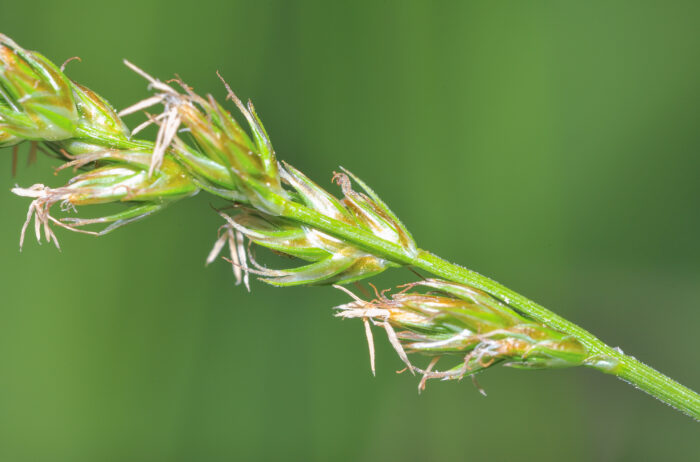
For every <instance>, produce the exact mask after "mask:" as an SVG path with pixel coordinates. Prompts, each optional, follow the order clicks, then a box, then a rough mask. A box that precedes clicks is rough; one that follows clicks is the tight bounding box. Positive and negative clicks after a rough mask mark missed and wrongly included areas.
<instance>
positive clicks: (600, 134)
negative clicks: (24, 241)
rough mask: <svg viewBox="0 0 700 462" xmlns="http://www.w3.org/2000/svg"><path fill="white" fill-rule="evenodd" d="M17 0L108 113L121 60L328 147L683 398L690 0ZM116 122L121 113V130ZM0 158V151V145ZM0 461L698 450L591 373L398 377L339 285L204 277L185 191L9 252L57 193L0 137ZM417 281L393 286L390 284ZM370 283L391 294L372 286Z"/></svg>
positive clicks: (320, 160) (694, 59) (401, 206)
mask: <svg viewBox="0 0 700 462" xmlns="http://www.w3.org/2000/svg"><path fill="white" fill-rule="evenodd" d="M580 3H581V2H534V1H531V2H519V1H516V2H483V3H473V2H425V3H419V2H408V1H406V2H377V1H375V2H347V3H341V2H287V1H279V2H267V1H264V2H238V1H235V2H233V1H229V2H215V1H205V0H198V1H196V2H185V1H174V0H171V1H158V2H147V1H119V2H90V3H87V2H86V3H83V2H68V1H60V2H59V1H57V2H27V1H24V2H23V1H9V0H2V5H1V6H0V31H2V32H4V33H6V34H8V35H10V36H12V37H13V38H15V39H16V40H17V41H18V42H19V43H20V44H22V45H24V46H25V47H27V48H30V49H38V50H41V51H42V52H43V53H45V54H46V55H47V56H48V57H50V58H52V59H54V60H55V61H57V62H59V63H60V62H62V61H63V60H65V59H66V58H69V57H71V56H75V55H78V56H80V57H81V58H82V60H83V62H82V64H78V63H72V64H71V65H70V66H69V68H68V69H69V75H70V76H71V77H72V78H74V79H76V80H78V81H80V82H83V83H85V84H86V85H88V86H90V87H92V88H93V89H95V90H96V91H98V92H99V93H101V94H102V95H104V96H105V97H106V98H108V99H109V100H110V101H112V102H113V104H114V105H115V106H117V107H119V108H123V107H125V106H126V105H128V104H130V103H132V102H134V101H136V100H138V99H141V98H143V97H144V96H145V95H146V94H147V93H146V91H145V86H144V82H143V81H142V80H141V79H139V78H137V77H136V76H135V75H134V74H133V73H131V72H129V71H128V70H127V69H126V68H125V67H124V66H123V65H122V64H121V59H122V58H126V57H128V58H129V59H130V60H132V61H133V62H135V63H137V64H139V65H141V66H143V67H144V68H145V69H147V70H149V71H150V72H152V73H154V74H155V75H158V76H161V77H169V76H171V75H172V74H173V73H179V74H180V75H181V76H182V77H183V78H184V79H185V80H186V81H188V82H189V83H190V84H192V85H193V86H194V87H195V89H197V90H199V91H201V92H207V91H211V92H213V93H214V94H215V95H217V96H218V97H223V95H224V93H223V89H222V88H221V85H220V83H219V82H218V80H217V78H216V76H215V71H216V70H217V69H218V70H220V71H221V72H222V73H223V75H224V76H226V78H227V79H228V81H229V82H230V83H231V84H232V86H233V87H234V88H235V89H236V90H237V92H238V93H239V94H240V95H241V96H243V97H250V98H252V99H253V100H254V101H255V103H256V107H257V108H258V110H259V112H260V113H261V115H262V118H263V120H264V121H265V124H266V126H267V129H268V131H269V132H270V134H271V136H272V140H273V142H274V144H275V146H276V148H277V151H278V154H279V155H280V157H282V158H284V159H286V160H288V161H290V162H291V163H292V164H293V165H295V166H297V167H298V168H300V169H301V170H303V171H304V172H306V173H307V174H309V175H310V176H311V177H312V178H314V179H316V180H317V181H319V182H320V183H321V184H323V185H328V186H329V187H330V181H329V180H330V175H331V173H332V171H333V170H334V169H336V168H337V166H338V165H339V164H342V165H343V166H345V167H347V168H349V169H351V170H352V171H353V172H355V173H357V174H358V175H359V176H360V177H362V178H363V179H364V180H366V181H367V182H368V183H369V184H371V185H373V186H374V188H375V189H376V190H377V191H378V192H379V193H380V194H381V195H382V197H383V198H384V199H385V200H386V201H387V202H388V203H389V204H390V205H392V206H393V208H394V210H395V211H396V212H397V213H398V214H399V216H401V217H402V218H403V220H404V222H405V223H406V224H407V225H408V226H409V228H410V229H411V230H412V231H413V233H414V236H415V237H416V239H417V240H418V242H419V244H420V245H421V246H422V247H424V248H428V249H430V250H433V251H435V252H436V253H438V254H440V255H443V256H446V257H449V258H451V259H453V260H455V261H457V262H459V263H462V264H465V265H468V266H469V267H471V268H473V269H476V270H478V271H480V272H482V273H485V274H487V275H489V276H492V277H494V278H495V279H497V280H499V281H501V282H503V283H505V284H506V285H509V286H510V287H512V288H514V289H516V290H518V291H520V292H522V293H524V294H526V295H528V296H530V297H532V298H534V299H535V300H537V301H539V302H541V303H543V304H544V305H545V306H548V307H550V308H552V309H553V310H555V311H557V312H558V313H559V314H562V315H564V316H565V317H568V318H570V319H572V320H573V321H575V322H578V323H580V324H582V325H583V326H585V327H586V328H588V329H589V330H591V331H593V332H594V333H596V334H598V335H599V336H601V338H602V339H603V340H605V341H607V342H609V343H611V344H613V345H620V346H621V347H622V348H623V349H624V350H625V351H626V352H629V353H631V354H633V355H635V356H636V357H638V358H640V359H642V360H644V361H646V362H648V363H650V364H652V365H654V366H656V367H657V368H659V369H660V370H661V371H663V372H665V373H667V374H669V375H671V376H673V377H674V378H677V379H678V380H680V381H681V382H683V383H684V384H686V385H688V386H690V387H694V388H696V389H697V388H700V370H698V367H697V365H698V359H700V356H699V355H698V350H700V348H699V346H700V340H698V336H697V329H698V325H699V324H700V258H699V257H700V242H698V236H699V235H700V181H698V174H699V171H700V156H699V153H700V131H699V130H698V123H699V122H700V104H699V103H700V59H699V58H700V51H699V50H700V34H698V24H700V3H698V2H695V1H693V2H678V1H676V2H639V1H633V2H614V1H613V2H609V1H605V2H583V4H580ZM130 121H133V123H137V122H138V121H139V119H138V118H134V119H130ZM3 154H4V155H3ZM0 162H1V165H2V170H3V171H4V173H2V172H0V178H2V181H1V183H0V186H1V187H2V188H1V189H2V190H3V191H5V192H4V193H2V194H0V209H1V210H2V226H0V265H1V269H2V278H1V279H0V293H1V294H2V302H1V308H0V460H2V461H8V462H23V461H40V462H43V461H47V462H48V461H51V462H58V461H71V462H82V461H101V462H104V461H115V462H116V461H127V460H128V461H169V460H172V461H230V460H285V461H286V460H290V461H293V460H299V461H311V460H334V461H342V460H352V461H354V460H377V461H379V460H382V461H384V460H431V461H447V460H450V461H454V460H537V461H542V462H544V461H554V460H557V461H560V460H567V461H589V460H596V461H608V460H630V461H632V460H681V461H686V460H692V459H694V457H696V456H697V454H698V448H699V444H698V438H697V437H698V426H697V424H696V423H693V422H692V421H691V419H689V418H687V417H685V416H683V415H681V414H680V413H677V412H675V411H673V410H672V409H670V408H668V407H666V406H664V405H662V404H661V403H659V402H657V401H655V400H653V399H651V398H649V397H647V396H645V395H643V394H642V393H640V392H638V391H636V390H634V389H632V388H631V387H628V386H627V385H625V384H624V383H622V382H620V381H618V380H615V379H614V378H612V377H607V376H604V375H602V374H599V373H597V372H595V371H591V370H584V369H576V370H563V371H543V372H521V371H514V370H505V369H494V370H492V371H490V372H488V373H487V374H485V375H483V376H482V378H481V383H482V385H483V386H484V387H485V388H486V390H487V392H488V393H489V396H488V398H483V397H482V396H480V395H479V394H478V393H477V392H476V391H475V389H474V388H473V386H472V385H471V383H470V382H469V381H465V382H462V383H439V382H436V383H431V384H429V386H428V390H427V392H426V393H424V394H422V395H420V396H419V395H418V394H417V391H416V386H417V379H415V378H413V377H410V376H406V375H396V374H395V373H394V371H395V370H396V369H399V368H401V364H400V362H399V360H398V359H397V358H396V357H395V354H394V353H393V352H392V351H391V348H390V347H389V346H388V345H387V342H386V340H385V339H384V338H381V341H379V342H378V343H379V345H378V348H379V349H378V375H377V377H376V378H372V376H371V374H370V372H369V364H368V358H367V354H366V344H365V339H364V337H363V333H362V327H361V324H360V323H357V322H350V321H346V322H342V321H340V320H337V319H334V318H333V317H332V310H331V307H332V306H333V305H336V304H339V303H341V302H344V301H345V300H346V297H345V296H344V295H342V294H340V293H339V292H337V291H334V290H332V289H330V288H296V289H275V288H271V287H268V286H265V285H263V284H261V283H257V282H256V283H254V284H253V293H252V294H248V293H246V292H245V291H244V290H242V289H241V288H240V287H235V286H234V284H233V278H232V275H231V271H230V268H228V267H227V266H226V265H225V264H223V263H218V264H216V265H213V266H212V267H210V268H206V269H205V268H204V265H203V263H204V258H205V256H206V254H207V252H208V250H209V248H210V246H211V244H212V243H213V240H214V238H215V235H216V229H217V227H218V226H219V224H220V220H219V218H218V217H217V216H216V215H215V214H214V213H213V212H212V210H211V208H210V206H209V205H210V204H211V203H216V200H212V199H211V198H208V197H205V196H204V195H203V194H202V195H200V196H198V197H196V198H194V199H191V200H188V201H185V202H182V203H180V204H178V205H175V206H173V207H171V208H170V209H168V210H167V211H165V212H164V213H161V214H159V215H157V216H155V217H153V218H151V219H149V220H147V221H144V222H141V223H139V224H135V225H133V226H129V227H127V228H124V229H122V230H119V231H118V232H115V233H113V234H111V235H109V236H106V237H104V238H100V239H95V238H91V237H86V236H76V235H70V234H69V233H67V232H63V231H61V232H59V238H60V239H61V241H62V244H63V252H62V253H59V252H58V251H56V250H55V249H54V248H52V247H50V246H48V245H42V246H41V247H39V246H37V245H36V243H35V242H33V241H31V242H29V244H28V245H26V247H25V250H24V252H23V253H21V254H20V253H19V252H18V246H17V241H18V237H19V229H20V226H21V224H22V221H23V220H24V216H25V212H26V206H27V205H28V201H27V200H25V199H21V198H17V197H13V196H12V195H11V194H10V193H9V189H10V188H11V187H12V185H14V184H15V183H19V184H21V185H24V186H27V185H30V184H32V183H34V182H46V183H48V184H51V185H54V186H58V185H60V184H61V183H62V182H63V181H64V180H65V177H59V178H56V177H54V176H53V175H52V174H51V167H52V166H53V165H54V164H52V162H51V161H49V160H47V159H41V160H40V162H39V163H38V164H37V165H34V166H31V167H25V166H24V164H21V168H20V169H19V172H18V175H17V176H16V177H15V178H12V177H11V174H10V152H9V150H5V151H3V152H0ZM410 277H411V275H410V274H409V273H408V272H403V271H399V272H398V273H396V272H394V273H393V274H392V275H388V277H387V279H385V281H387V283H388V281H391V282H397V281H401V280H402V279H408V278H410ZM380 282H381V281H380Z"/></svg>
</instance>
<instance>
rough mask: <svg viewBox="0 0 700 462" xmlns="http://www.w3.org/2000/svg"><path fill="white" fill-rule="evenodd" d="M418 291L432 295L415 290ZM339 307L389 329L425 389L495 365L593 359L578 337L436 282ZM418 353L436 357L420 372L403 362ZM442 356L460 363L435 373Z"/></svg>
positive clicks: (350, 315) (536, 366)
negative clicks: (430, 383) (434, 381)
mask: <svg viewBox="0 0 700 462" xmlns="http://www.w3.org/2000/svg"><path fill="white" fill-rule="evenodd" d="M419 287H422V288H427V289H432V290H433V291H432V292H427V293H422V292H412V291H411V290H412V289H414V288H419ZM436 291H437V292H436ZM337 309H338V310H339V312H338V314H337V316H339V317H342V318H360V319H363V320H370V321H371V322H372V323H373V324H375V325H378V326H381V327H382V328H384V329H385V330H387V333H389V334H390V335H389V340H390V342H391V344H392V345H393V346H394V348H395V349H396V351H397V353H398V354H399V356H400V357H401V359H402V360H404V362H406V363H407V364H409V367H410V368H412V369H413V370H415V371H416V372H419V373H421V374H423V378H424V380H423V381H422V382H421V387H423V386H424V384H425V380H426V379H431V378H440V379H461V378H463V377H464V376H465V375H473V374H476V373H478V372H480V371H483V370H484V369H486V368H488V367H490V366H493V365H495V364H502V365H504V366H508V367H515V368H522V369H546V368H561V367H572V366H579V365H583V364H584V363H585V362H586V360H587V359H588V356H589V355H588V353H587V351H586V349H585V348H584V347H583V345H581V344H580V343H579V342H578V341H576V340H575V339H573V338H571V337H569V336H567V335H565V334H563V333H561V332H558V331H556V330H554V329H551V328H549V327H547V326H544V325H542V324H540V323H537V322H534V321H533V320H531V319H528V318H526V317H525V316H523V315H522V314H520V313H518V312H516V311H515V310H514V309H512V308H511V307H509V306H508V305H507V304H505V303H503V302H502V301H500V300H497V299H496V298H494V297H491V296H490V295H488V294H486V293H484V292H481V291H479V290H477V289H474V288H471V287H469V286H466V285H462V284H456V283H451V282H446V281H441V280H437V279H428V280H425V281H421V282H417V283H413V284H409V285H407V286H405V287H404V290H403V291H401V292H398V293H396V294H393V295H391V296H390V297H387V296H385V295H384V294H383V293H382V294H378V295H377V298H376V299H375V300H372V301H370V302H366V301H363V300H361V299H359V298H357V297H355V300H354V301H353V302H351V303H348V304H345V305H341V306H339V307H337ZM387 325H388V326H390V327H391V331H390V330H389V329H387ZM390 332H395V333H394V334H391V333H390ZM392 337H394V338H392ZM395 339H398V342H397V341H396V340H395ZM397 343H398V344H397ZM415 353H420V354H422V355H427V356H431V357H433V360H432V361H431V362H430V364H429V367H426V368H425V369H421V368H418V367H415V366H413V365H411V364H410V363H409V362H408V361H407V360H406V359H404V358H406V356H407V354H415ZM442 357H445V358H448V359H449V358H455V357H457V358H459V359H458V361H457V363H456V364H455V363H454V360H453V361H452V364H451V366H450V367H449V368H447V369H444V370H442V371H439V370H434V366H435V365H436V363H437V360H438V359H439V358H442Z"/></svg>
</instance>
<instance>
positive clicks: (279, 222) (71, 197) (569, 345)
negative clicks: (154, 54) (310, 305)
mask: <svg viewBox="0 0 700 462" xmlns="http://www.w3.org/2000/svg"><path fill="white" fill-rule="evenodd" d="M126 64H127V66H128V67H130V68H131V69H132V70H133V71H135V72H136V73H137V74H139V75H140V76H141V77H143V78H145V79H146V80H147V82H148V86H149V88H150V89H151V90H153V92H154V94H153V95H152V96H150V97H148V98H146V99H144V100H142V101H139V102H138V103H136V104H134V105H132V106H131V107H129V108H127V109H125V110H123V111H121V112H120V113H118V112H117V111H115V110H114V109H113V108H112V107H111V106H110V105H109V103H108V102H107V101H106V100H105V99H103V98H102V97H100V96H99V95H97V94H96V93H94V92H92V91H91V90H89V89H87V88H85V87H84V86H82V85H80V84H78V83H76V82H74V81H72V80H71V79H69V78H68V77H67V76H66V75H65V73H64V72H63V70H62V69H59V68H58V67H56V66H55V65H54V64H53V63H52V62H51V61H49V60H48V59H46V58H44V57H43V56H41V55H40V54H38V53H35V52H30V51H27V50H24V49H23V48H21V47H20V46H19V45H17V44H16V43H15V42H13V41H12V40H10V39H9V38H7V37H5V36H1V35H0V146H12V145H17V144H19V143H21V142H23V141H30V142H35V143H40V146H41V148H42V150H44V151H45V152H47V153H48V154H50V155H52V156H53V157H56V158H58V159H60V160H62V161H63V162H64V163H63V165H62V166H61V167H59V169H73V171H74V173H75V176H74V177H73V178H72V179H70V180H69V181H68V183H67V184H66V185H64V186H61V187H57V188H52V187H48V186H45V185H43V184H35V185H32V186H29V187H19V186H18V187H15V188H14V189H13V192H14V193H15V194H17V195H19V196H23V197H28V198H30V199H32V202H31V204H30V206H29V211H28V215H27V219H26V222H25V224H24V226H23V228H22V232H21V238H20V244H23V243H24V238H25V233H26V231H27V229H28V227H29V225H30V223H31V221H32V219H33V220H34V230H35V233H36V236H37V239H41V238H42V235H43V237H45V238H46V239H47V240H51V241H53V242H54V243H55V244H56V245H57V246H58V239H57V237H56V234H55V233H54V231H53V229H52V226H59V227H62V228H65V229H68V230H71V231H78V232H83V233H88V234H95V235H101V234H105V233H107V232H110V231H112V230H114V229H116V228H118V227H120V226H123V225H125V224H128V223H131V222H133V221H136V220H139V219H142V218H144V217H146V216H148V215H150V214H152V213H155V212H157V211H159V210H162V209H163V208H164V207H166V206H168V205H169V204H171V203H173V202H176V201H178V200H181V199H183V198H186V197H189V196H192V195H194V194H197V193H198V192H199V191H202V190H203V191H206V192H209V193H211V194H213V195H215V196H218V197H220V198H222V199H224V200H225V201H226V203H227V205H226V206H224V207H221V208H220V209H219V210H218V213H219V215H220V216H221V217H222V220H223V222H222V225H221V227H220V228H219V230H218V236H217V239H216V240H215V244H214V247H213V248H212V250H211V252H210V254H209V255H208V257H207V263H211V262H212V261H214V260H215V259H216V258H217V257H218V256H219V255H221V254H222V253H223V252H224V249H225V247H226V246H228V252H227V254H226V255H227V256H226V258H227V259H228V260H229V261H230V262H231V264H232V267H233V271H234V274H235V276H236V279H237V282H238V283H241V282H242V283H244V284H245V285H246V286H247V287H249V275H250V274H255V275H259V276H261V279H262V280H263V281H264V282H267V283H270V284H273V285H278V286H290V285H302V284H303V285H314V284H336V285H342V284H347V283H349V282H354V281H359V280H362V279H365V278H368V277H370V276H373V275H375V274H378V273H380V272H382V271H384V270H385V269H387V268H391V267H399V266H405V265H406V264H407V263H406V262H408V261H411V260H412V259H413V258H415V257H416V256H417V255H418V254H419V252H420V251H419V249H418V248H417V246H416V243H415V241H414V239H413V237H412V236H411V234H410V233H409V232H408V230H407V229H406V227H405V226H404V224H403V223H402V222H401V221H400V220H399V219H398V217H397V216H396V215H395V214H394V213H393V212H392V211H391V209H390V208H389V207H388V206H387V205H386V204H385V203H384V202H383V201H382V200H381V199H380V198H379V196H378V195H377V194H376V193H375V192H374V191H373V190H372V189H371V188H370V187H369V186H367V185H366V184H365V183H364V182H362V181H361V180H360V179H359V178H357V177H356V176H354V175H353V174H351V173H350V172H348V171H346V170H342V171H340V172H338V173H335V175H334V176H333V181H334V182H335V183H336V184H337V185H338V186H339V187H340V190H341V192H342V197H341V198H340V199H338V198H336V197H335V196H334V195H332V194H330V193H329V192H327V191H326V190H325V189H323V188H322V187H320V186H319V185H318V184H316V183H315V182H313V181H312V180H311V179H310V178H308V177H307V176H305V175H304V174H303V173H301V172H300V171H298V170H297V169H295V168H294V167H292V166H291V165H289V164H287V163H285V162H279V161H278V160H277V157H276V153H275V151H274V149H273V147H272V143H271V141H270V138H269V136H268V134H267V131H266V130H265V128H264V126H263V124H262V121H261V120H260V118H259V116H258V114H257V112H256V110H255V108H254V106H253V104H252V103H251V102H250V101H249V102H247V103H246V104H244V103H243V102H242V101H241V100H240V99H239V98H238V97H237V96H236V95H235V94H234V93H233V91H231V89H230V87H229V86H228V85H227V84H226V83H225V82H224V85H225V89H226V95H227V99H228V100H231V101H232V102H233V103H234V105H235V106H236V107H237V108H238V110H239V111H240V113H241V114H242V116H243V118H244V119H245V121H246V122H247V124H248V129H249V130H248V131H246V130H244V129H243V127H242V126H241V125H240V124H239V123H238V121H237V120H236V119H235V118H234V117H233V116H232V115H231V113H230V112H228V111H227V110H226V108H225V107H224V106H223V105H221V104H220V103H218V102H217V101H216V100H215V99H214V97H213V96H211V95H206V96H200V95H198V94H197V93H195V92H194V91H193V89H192V88H191V87H189V86H188V85H187V84H185V83H184V82H183V81H182V80H181V79H179V78H178V79H174V80H172V81H169V82H162V81H160V80H158V79H156V78H154V77H152V76H150V75H149V74H148V73H146V72H144V71H143V70H141V69H140V68H138V67H137V66H135V65H133V64H131V63H128V62H127V63H126ZM221 80H222V81H223V79H221ZM154 106H162V108H163V109H162V111H161V112H160V113H159V114H157V115H152V114H150V113H148V112H146V111H147V110H150V108H152V107H154ZM134 113H144V114H145V118H146V120H145V121H144V122H143V123H142V124H140V125H139V126H137V127H136V128H135V129H134V130H133V131H130V130H129V129H128V128H127V125H126V124H125V123H124V122H123V120H122V117H125V116H128V115H131V114H134ZM152 124H154V125H157V126H158V134H157V136H156V139H155V140H154V141H147V140H142V139H137V138H136V136H137V135H138V133H139V132H140V131H141V130H142V129H143V128H144V127H146V126H148V125H152ZM15 155H16V152H15ZM353 184H355V185H359V189H360V190H359V191H358V190H356V189H354V188H353ZM106 203H121V204H124V205H125V207H124V209H123V210H122V211H120V212H118V213H115V214H111V215H105V216H100V217H97V218H78V217H74V216H64V217H62V218H56V217H54V216H52V214H51V210H52V207H53V206H55V205H56V204H58V206H59V207H60V209H61V211H63V212H65V213H67V214H69V213H72V212H75V211H76V210H77V208H78V207H81V206H86V205H97V204H106ZM95 226H102V228H101V229H95V228H94V227H95ZM251 245H256V246H259V247H264V248H267V249H270V250H272V251H273V252H276V253H281V254H284V255H287V256H291V257H294V258H295V259H296V260H297V261H299V264H298V266H296V267H293V268H287V269H271V268H268V267H267V266H265V265H264V264H261V263H259V262H258V261H257V260H256V258H255V257H254V255H253V253H252V252H251ZM338 316H340V317H342V318H359V319H362V320H363V322H364V325H365V333H366V335H367V337H368V340H369V345H370V358H371V364H372V370H373V371H374V361H375V360H374V343H373V337H372V328H371V325H374V326H378V327H381V328H382V329H383V330H384V331H385V332H386V334H387V337H388V339H389V341H390V343H391V345H392V346H393V347H394V349H395V350H396V352H397V353H398V355H399V357H400V358H401V360H402V361H403V362H404V363H405V364H406V367H407V368H408V369H409V370H410V371H411V372H413V373H418V374H420V375H422V376H423V380H422V381H421V385H420V386H421V388H422V387H424V384H425V381H426V380H427V379H432V378H435V379H460V378H462V377H464V376H470V375H471V376H473V375H474V374H476V373H478V372H480V371H482V370H484V369H486V368H488V367H491V366H493V365H496V364H502V365H505V366H510V367H518V368H530V369H533V368H556V367H568V366H575V365H581V364H584V363H585V361H586V359H587V357H588V354H587V350H586V348H585V347H584V346H583V345H582V344H581V343H579V342H578V341H577V340H576V339H574V338H571V336H568V335H566V334H564V333H562V332H559V331H557V330H555V329H552V328H550V327H547V326H546V325H544V324H542V323H538V322H536V321H534V320H532V319H530V318H528V317H527V316H526V315H525V314H523V313H521V312H518V311H517V310H515V309H514V308H513V307H511V306H509V305H508V303H506V302H504V301H502V300H499V299H498V298H496V297H494V296H492V295H489V294H487V293H485V292H483V291H481V290H477V289H476V288H472V287H470V286H468V285H464V284H456V283H451V282H447V281H442V280H437V279H429V280H424V281H420V282H416V283H412V284H410V285H408V286H406V287H405V288H404V290H402V291H400V292H398V293H395V294H393V295H391V296H385V295H383V294H378V296H377V298H376V299H375V300H372V301H363V300H361V299H359V298H355V300H354V301H352V302H351V303H348V304H345V305H342V306H340V307H338ZM417 354H422V355H425V356H428V357H430V358H431V360H430V362H429V364H428V366H427V367H423V368H419V367H418V366H416V365H415V364H414V361H412V360H411V359H410V358H409V355H410V356H411V357H413V356H414V355H417ZM441 358H444V359H441ZM449 358H453V360H452V364H451V365H450V366H449V367H448V368H445V369H442V370H438V369H437V363H438V360H439V359H440V360H441V363H440V364H442V363H446V362H448V361H449ZM454 358H456V359H457V360H456V362H455V361H454Z"/></svg>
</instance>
